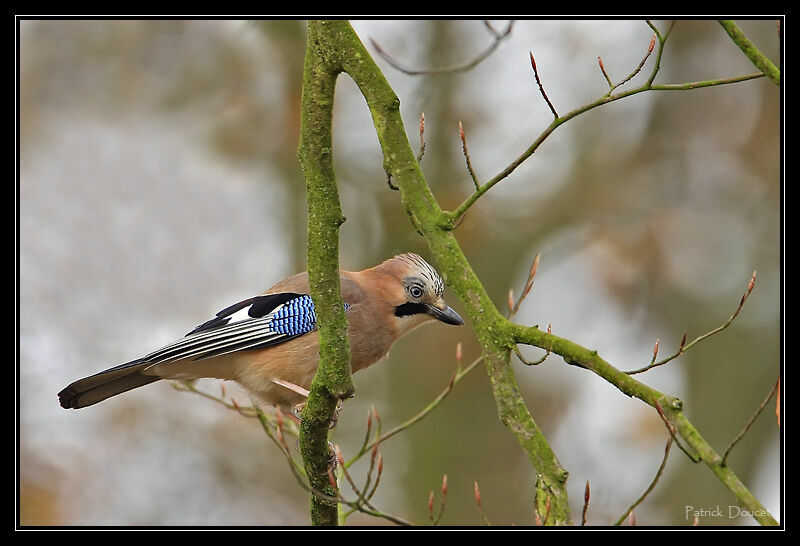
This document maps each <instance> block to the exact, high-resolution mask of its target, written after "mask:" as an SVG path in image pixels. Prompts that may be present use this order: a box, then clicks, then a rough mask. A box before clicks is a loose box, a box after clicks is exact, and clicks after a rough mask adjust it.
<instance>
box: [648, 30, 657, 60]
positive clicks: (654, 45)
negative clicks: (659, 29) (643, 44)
mask: <svg viewBox="0 0 800 546" xmlns="http://www.w3.org/2000/svg"><path fill="white" fill-rule="evenodd" d="M654 47H656V35H655V34H653V38H652V39H651V40H650V47H649V48H647V54H648V55H649V54H650V53H652V52H653V48H654Z"/></svg>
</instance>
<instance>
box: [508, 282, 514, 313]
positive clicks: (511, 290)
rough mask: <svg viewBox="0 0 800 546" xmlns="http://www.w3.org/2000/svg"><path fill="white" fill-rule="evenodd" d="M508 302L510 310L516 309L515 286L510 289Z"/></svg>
mask: <svg viewBox="0 0 800 546" xmlns="http://www.w3.org/2000/svg"><path fill="white" fill-rule="evenodd" d="M506 303H507V304H508V310H509V311H511V312H513V311H514V289H513V288H512V289H510V290H509V291H508V301H507V302H506Z"/></svg>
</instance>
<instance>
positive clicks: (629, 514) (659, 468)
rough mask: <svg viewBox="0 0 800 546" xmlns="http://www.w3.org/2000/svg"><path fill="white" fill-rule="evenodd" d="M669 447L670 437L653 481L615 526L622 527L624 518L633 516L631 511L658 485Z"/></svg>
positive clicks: (670, 444) (670, 445) (670, 443)
mask: <svg viewBox="0 0 800 546" xmlns="http://www.w3.org/2000/svg"><path fill="white" fill-rule="evenodd" d="M671 447H672V436H670V437H669V438H667V445H666V447H665V448H664V458H663V459H661V464H660V465H659V466H658V471H657V472H656V475H655V477H654V478H653V481H651V482H650V485H648V486H647V489H645V491H644V493H642V496H640V497H639V498H638V499H636V501H635V502H634V503H633V504H631V505H630V506H629V507H628V509H627V510H626V511H625V513H624V514H622V516H620V518H619V519H618V520H617V521H616V522H615V523H614V525H615V526H619V525H622V522H623V521H625V518H627V517H629V516H631V515H632V514H633V509H634V508H636V507H637V506H639V505H640V504H641V503H642V501H643V500H644V499H645V498H646V497H647V495H649V494H650V492H651V491H652V490H653V489H654V488H655V486H656V484H657V483H658V480H659V479H660V478H661V474H663V473H664V468H666V466H667V457H669V448H671Z"/></svg>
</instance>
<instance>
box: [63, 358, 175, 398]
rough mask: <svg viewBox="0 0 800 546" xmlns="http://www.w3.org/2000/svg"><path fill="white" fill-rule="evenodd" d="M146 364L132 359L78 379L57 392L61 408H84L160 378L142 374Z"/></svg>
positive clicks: (140, 360)
mask: <svg viewBox="0 0 800 546" xmlns="http://www.w3.org/2000/svg"><path fill="white" fill-rule="evenodd" d="M147 366H148V364H146V363H144V361H143V360H142V359H138V360H132V361H130V362H126V363H125V364H120V365H119V366H114V367H113V368H109V369H107V370H104V371H102V372H100V373H96V374H94V375H90V376H89V377H84V378H83V379H78V380H77V381H74V382H73V383H71V384H70V385H69V386H67V388H65V389H64V390H62V391H61V392H60V393H58V401H59V402H60V403H61V407H62V408H66V409H80V408H85V407H87V406H91V405H93V404H97V403H98V402H102V401H103V400H105V399H106V398H110V397H112V396H116V395H118V394H122V393H123V392H127V391H129V390H131V389H135V388H137V387H143V386H144V385H149V384H150V383H152V382H154V381H158V380H159V379H161V378H160V377H158V376H154V375H145V374H143V373H142V370H143V369H144V368H145V367H147Z"/></svg>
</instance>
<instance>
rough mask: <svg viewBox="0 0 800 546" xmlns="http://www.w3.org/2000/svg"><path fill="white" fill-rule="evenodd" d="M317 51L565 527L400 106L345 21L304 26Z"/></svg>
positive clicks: (557, 485) (505, 338) (494, 325)
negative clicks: (350, 99)
mask: <svg viewBox="0 0 800 546" xmlns="http://www.w3.org/2000/svg"><path fill="white" fill-rule="evenodd" d="M310 26H312V27H313V28H314V37H315V40H316V43H317V45H318V47H320V48H321V49H323V50H324V51H326V55H336V56H337V57H338V58H339V59H341V62H342V70H343V71H344V72H347V73H348V74H349V75H350V76H351V77H352V78H353V80H354V81H355V83H356V85H357V86H358V87H359V89H360V90H361V93H362V94H363V95H364V98H365V99H366V101H367V105H368V107H369V109H370V112H371V113H372V119H373V123H374V126H375V129H376V132H377V134H378V140H379V142H380V146H381V149H382V150H383V157H384V169H385V171H386V172H387V173H389V174H390V175H391V177H392V180H393V181H394V182H395V184H396V185H397V187H399V188H400V197H401V200H402V203H403V205H404V207H405V209H406V211H407V212H408V215H409V218H410V219H411V222H412V224H413V226H414V228H415V229H416V230H417V231H419V232H420V233H421V234H422V235H423V236H424V237H425V240H426V242H427V243H428V246H429V247H430V249H431V252H432V254H433V255H434V257H435V259H436V263H437V265H438V266H439V267H438V269H439V271H440V272H441V274H442V276H443V277H444V280H445V282H446V283H447V284H448V286H450V287H451V288H452V289H453V290H454V291H455V292H456V294H457V295H458V296H459V297H460V298H461V300H462V302H463V303H464V305H465V308H466V315H467V317H468V319H469V320H470V322H471V324H472V326H473V328H474V329H475V332H476V334H477V337H478V341H479V342H480V344H481V349H482V351H483V356H484V363H485V365H486V369H487V371H488V374H489V378H490V381H491V385H492V391H493V393H494V397H495V403H496V405H497V410H498V416H499V418H500V420H501V422H502V423H503V424H504V425H505V426H506V427H507V428H508V429H509V430H511V431H512V433H513V434H514V435H515V436H516V438H517V441H518V442H519V444H520V446H521V447H522V448H523V450H524V451H525V453H526V454H527V455H528V457H529V459H530V461H531V464H532V465H533V467H534V468H535V469H536V471H537V473H538V474H539V476H538V484H539V485H538V486H537V488H536V489H537V493H538V494H539V497H538V498H537V502H539V503H545V502H547V501H546V499H545V497H546V498H549V499H550V500H549V504H550V507H551V508H550V510H551V512H550V517H549V519H548V522H547V523H548V524H556V525H563V524H566V523H568V522H569V502H568V498H567V489H566V480H567V472H566V470H564V469H563V468H562V467H561V465H560V464H559V462H558V459H557V457H556V456H555V454H554V453H553V451H552V449H551V448H550V446H549V444H548V442H547V439H546V438H545V437H544V435H543V434H542V432H541V430H540V429H539V427H538V426H537V425H536V423H535V422H534V420H533V417H532V416H531V414H530V412H529V411H528V408H527V407H526V406H525V402H524V401H523V398H522V395H521V393H520V391H519V387H518V386H517V381H516V377H515V375H514V371H513V369H512V367H511V362H510V353H511V350H512V348H513V343H512V337H511V331H510V329H509V328H507V326H506V324H507V323H506V321H505V320H504V319H503V317H502V316H501V315H500V313H499V312H498V311H497V309H496V308H495V306H494V305H493V304H492V301H491V299H490V298H489V295H488V294H487V293H486V291H485V289H484V288H483V285H482V284H481V282H480V281H479V280H478V278H477V276H476V275H475V273H474V272H473V270H472V268H471V267H470V265H469V263H468V262H467V259H466V257H465V256H464V253H463V252H462V250H461V247H460V246H459V245H458V242H457V241H456V239H455V237H454V235H453V233H452V227H453V226H452V222H451V221H450V219H449V218H448V217H447V216H446V215H445V213H444V212H443V211H442V209H441V207H440V206H439V204H438V203H437V201H436V199H435V198H434V196H433V194H432V193H431V191H430V188H429V187H428V184H427V182H426V181H425V178H424V176H423V174H422V171H421V170H420V168H419V164H418V162H417V158H416V156H415V154H414V152H413V150H412V149H411V145H410V143H409V142H408V138H407V136H406V132H405V127H404V126H403V121H402V118H401V116H400V101H399V100H398V98H397V96H396V95H395V93H394V91H393V90H392V88H391V87H390V86H389V84H388V82H387V81H386V79H385V78H384V76H383V74H382V73H381V71H380V69H379V68H378V67H377V65H376V64H375V62H374V60H373V59H372V57H371V56H370V55H369V53H368V52H367V50H366V49H365V48H364V46H363V44H362V43H361V41H360V40H359V38H358V36H357V35H356V34H355V32H354V31H353V29H352V27H351V26H350V24H349V23H348V22H346V21H324V22H313V23H311V24H310Z"/></svg>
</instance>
